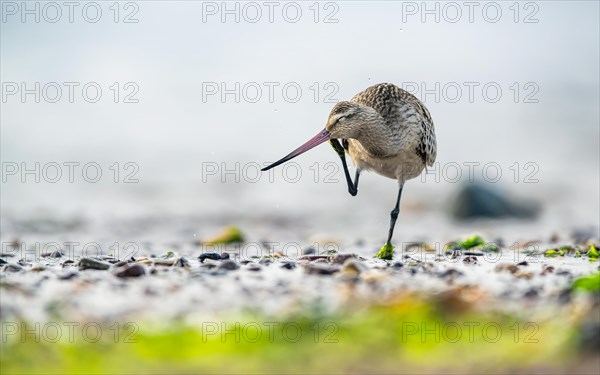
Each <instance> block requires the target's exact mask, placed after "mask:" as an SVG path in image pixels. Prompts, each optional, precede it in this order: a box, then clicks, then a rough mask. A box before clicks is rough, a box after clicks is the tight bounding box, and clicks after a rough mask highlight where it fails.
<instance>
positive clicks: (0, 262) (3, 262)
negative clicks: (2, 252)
mask: <svg viewBox="0 0 600 375" xmlns="http://www.w3.org/2000/svg"><path fill="white" fill-rule="evenodd" d="M5 264H8V262H7V261H5V260H4V259H2V258H0V266H3V265H5Z"/></svg>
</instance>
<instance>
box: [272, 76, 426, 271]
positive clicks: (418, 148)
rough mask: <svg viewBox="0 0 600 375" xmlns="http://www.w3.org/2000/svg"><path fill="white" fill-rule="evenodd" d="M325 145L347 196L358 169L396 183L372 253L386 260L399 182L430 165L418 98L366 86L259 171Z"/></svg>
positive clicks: (381, 86) (390, 251)
mask: <svg viewBox="0 0 600 375" xmlns="http://www.w3.org/2000/svg"><path fill="white" fill-rule="evenodd" d="M325 141H329V142H330V143H331V145H332V146H333V148H334V149H335V151H336V152H337V154H338V155H339V157H340V158H341V160H342V165H343V167H344V173H345V176H346V182H347V183H348V191H349V193H350V194H351V195H352V196H355V195H356V194H357V192H358V179H359V177H360V173H361V171H374V172H376V173H378V174H380V175H382V176H385V177H389V178H392V179H394V180H396V181H398V197H397V198H396V205H395V206H394V209H393V210H392V212H391V213H390V216H391V218H390V228H389V231H388V236H387V241H386V243H385V245H384V246H383V247H382V248H381V249H380V250H379V252H378V253H377V255H376V257H378V258H381V259H387V260H390V259H392V256H393V253H394V246H392V244H391V241H392V235H393V233H394V227H395V225H396V219H397V218H398V213H399V212H400V197H401V196H402V188H403V187H404V183H405V182H406V181H407V180H410V179H411V178H415V177H417V176H418V175H419V174H421V172H422V171H423V169H425V168H426V166H431V165H433V162H434V161H435V156H436V149H437V147H436V139H435V128H434V126H433V121H432V119H431V115H430V114H429V111H428V110H427V108H425V105H423V103H421V101H420V100H419V99H417V98H416V97H415V96H413V95H412V94H410V93H408V92H406V91H405V90H402V89H401V88H399V87H398V86H396V85H393V84H391V83H380V84H377V85H374V86H371V87H369V88H367V89H366V90H364V91H362V92H360V93H358V94H356V95H355V96H354V97H353V98H352V99H350V100H349V101H342V102H339V103H337V104H336V105H335V106H334V107H333V109H332V110H331V113H330V114H329V119H328V120H327V125H326V126H325V129H323V130H322V131H320V132H319V133H318V134H317V135H316V136H314V137H313V138H311V139H310V140H309V141H308V142H306V143H305V144H303V145H302V146H300V147H298V148H297V149H295V150H294V151H292V152H291V153H289V154H288V155H286V156H285V157H283V158H282V159H281V160H279V161H277V162H275V163H273V164H271V165H269V166H268V167H266V168H263V171H266V170H268V169H271V168H273V167H275V166H277V165H279V164H282V163H285V162H286V161H288V160H290V159H292V158H295V157H296V156H298V155H300V154H302V153H304V152H306V151H308V150H310V149H311V148H313V147H315V146H317V145H319V144H321V143H323V142H325ZM340 141H341V143H340ZM346 153H348V155H350V158H351V159H352V161H353V163H354V165H355V166H356V175H355V177H354V181H352V178H351V177H350V172H349V171H348V165H347V163H346Z"/></svg>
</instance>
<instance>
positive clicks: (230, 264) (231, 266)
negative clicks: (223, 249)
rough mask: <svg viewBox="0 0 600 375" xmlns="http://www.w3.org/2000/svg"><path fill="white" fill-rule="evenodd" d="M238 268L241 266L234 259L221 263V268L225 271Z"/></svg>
mask: <svg viewBox="0 0 600 375" xmlns="http://www.w3.org/2000/svg"><path fill="white" fill-rule="evenodd" d="M238 268H239V266H238V265H237V263H236V262H234V261H233V260H226V261H224V262H223V263H221V265H220V266H219V269H220V270H225V271H234V270H237V269H238Z"/></svg>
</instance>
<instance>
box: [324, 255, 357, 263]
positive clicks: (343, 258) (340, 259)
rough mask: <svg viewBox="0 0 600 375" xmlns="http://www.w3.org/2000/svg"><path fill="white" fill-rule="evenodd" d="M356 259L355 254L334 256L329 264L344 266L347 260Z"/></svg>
mask: <svg viewBox="0 0 600 375" xmlns="http://www.w3.org/2000/svg"><path fill="white" fill-rule="evenodd" d="M353 258H357V256H356V254H336V255H334V256H332V257H331V258H330V260H331V263H334V264H344V263H345V262H346V261H347V260H348V259H353Z"/></svg>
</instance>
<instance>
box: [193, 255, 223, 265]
mask: <svg viewBox="0 0 600 375" xmlns="http://www.w3.org/2000/svg"><path fill="white" fill-rule="evenodd" d="M198 259H200V263H204V260H205V259H211V260H220V259H221V254H219V253H203V254H200V256H199V257H198Z"/></svg>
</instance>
